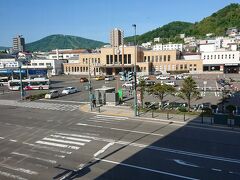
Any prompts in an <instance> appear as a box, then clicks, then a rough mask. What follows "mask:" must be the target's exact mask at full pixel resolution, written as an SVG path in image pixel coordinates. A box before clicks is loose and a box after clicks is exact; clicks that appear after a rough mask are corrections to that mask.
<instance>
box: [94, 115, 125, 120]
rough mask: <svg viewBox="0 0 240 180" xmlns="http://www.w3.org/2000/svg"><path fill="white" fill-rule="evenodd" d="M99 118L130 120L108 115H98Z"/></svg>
mask: <svg viewBox="0 0 240 180" xmlns="http://www.w3.org/2000/svg"><path fill="white" fill-rule="evenodd" d="M96 116H97V117H105V118H113V119H128V117H118V116H107V115H96Z"/></svg>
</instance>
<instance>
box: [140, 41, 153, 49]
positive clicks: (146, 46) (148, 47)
mask: <svg viewBox="0 0 240 180" xmlns="http://www.w3.org/2000/svg"><path fill="white" fill-rule="evenodd" d="M142 46H143V47H145V48H146V49H151V48H152V42H146V43H142Z"/></svg>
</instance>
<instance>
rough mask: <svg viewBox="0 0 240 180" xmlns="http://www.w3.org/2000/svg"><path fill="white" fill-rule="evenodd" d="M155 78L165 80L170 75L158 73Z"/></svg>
mask: <svg viewBox="0 0 240 180" xmlns="http://www.w3.org/2000/svg"><path fill="white" fill-rule="evenodd" d="M156 79H158V80H166V79H170V77H169V76H168V75H158V76H156Z"/></svg>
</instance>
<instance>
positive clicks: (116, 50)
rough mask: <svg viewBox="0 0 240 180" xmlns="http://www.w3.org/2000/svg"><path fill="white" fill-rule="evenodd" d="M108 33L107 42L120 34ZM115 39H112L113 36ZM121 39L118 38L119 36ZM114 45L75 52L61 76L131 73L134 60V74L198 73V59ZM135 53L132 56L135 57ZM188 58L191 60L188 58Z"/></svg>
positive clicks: (200, 69)
mask: <svg viewBox="0 0 240 180" xmlns="http://www.w3.org/2000/svg"><path fill="white" fill-rule="evenodd" d="M114 30H115V32H117V33H113V31H112V32H111V34H110V42H112V40H113V39H122V38H123V37H122V34H123V33H121V32H119V31H118V30H116V29H114ZM116 34H117V36H119V38H118V37H117V38H116V37H113V36H114V35H116ZM120 36H121V37H120ZM118 42H119V44H117V45H116V41H114V43H115V44H112V43H111V46H106V47H102V48H101V49H100V50H99V51H98V52H93V53H89V52H83V53H79V59H78V60H77V61H74V62H72V63H64V64H63V68H64V74H71V75H88V74H89V71H90V73H91V75H92V76H96V75H117V74H118V73H119V72H123V71H133V69H134V64H135V60H136V67H137V73H138V74H141V75H150V74H154V73H157V72H162V73H177V72H179V73H180V72H189V73H201V72H202V71H203V63H202V60H201V58H200V56H197V57H199V58H196V56H188V58H184V59H183V56H182V55H181V53H180V51H178V50H146V49H145V48H143V47H140V46H126V45H122V41H120V40H119V41H118ZM135 54H136V55H135ZM191 57H192V59H191Z"/></svg>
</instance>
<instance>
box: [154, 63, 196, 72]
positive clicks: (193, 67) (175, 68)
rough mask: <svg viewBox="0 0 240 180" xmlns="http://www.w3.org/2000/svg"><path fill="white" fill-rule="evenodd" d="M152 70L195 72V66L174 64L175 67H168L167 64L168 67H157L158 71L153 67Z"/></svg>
mask: <svg viewBox="0 0 240 180" xmlns="http://www.w3.org/2000/svg"><path fill="white" fill-rule="evenodd" d="M154 69H155V70H156V71H158V70H159V71H175V70H176V71H177V70H190V71H196V70H197V65H196V64H194V65H192V64H189V66H188V64H176V65H174V64H172V65H170V64H168V65H160V66H159V69H158V66H155V67H154Z"/></svg>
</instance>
